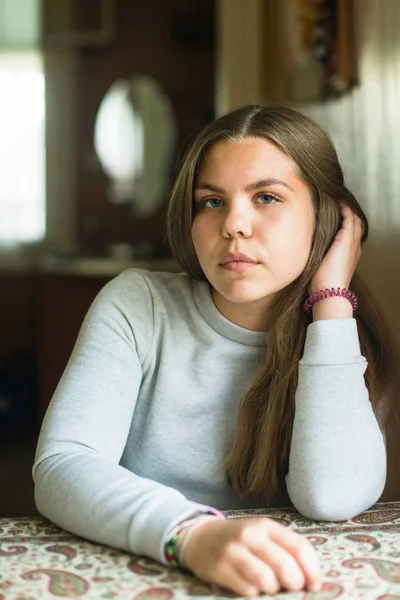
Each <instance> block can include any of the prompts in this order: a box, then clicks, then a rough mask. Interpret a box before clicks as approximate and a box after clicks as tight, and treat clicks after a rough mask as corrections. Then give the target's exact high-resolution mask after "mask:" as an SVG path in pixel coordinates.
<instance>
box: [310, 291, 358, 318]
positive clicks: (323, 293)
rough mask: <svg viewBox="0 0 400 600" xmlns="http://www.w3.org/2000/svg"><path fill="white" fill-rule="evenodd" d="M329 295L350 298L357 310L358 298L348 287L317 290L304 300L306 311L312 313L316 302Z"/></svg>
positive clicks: (354, 308)
mask: <svg viewBox="0 0 400 600" xmlns="http://www.w3.org/2000/svg"><path fill="white" fill-rule="evenodd" d="M329 296H341V297H342V298H346V300H348V301H349V302H350V303H351V305H352V307H353V310H357V306H358V299H357V296H356V295H355V293H354V292H351V291H350V290H347V289H346V288H342V289H341V288H337V289H335V288H331V289H328V288H326V289H325V290H319V292H315V293H314V294H310V296H309V297H308V298H307V300H306V301H305V302H304V306H303V308H304V312H306V313H307V314H311V309H312V307H313V306H314V304H315V303H316V302H319V301H320V300H323V299H324V298H328V297H329Z"/></svg>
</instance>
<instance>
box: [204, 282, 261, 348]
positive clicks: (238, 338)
mask: <svg viewBox="0 0 400 600" xmlns="http://www.w3.org/2000/svg"><path fill="white" fill-rule="evenodd" d="M192 288H193V295H194V300H195V303H196V306H197V309H198V311H199V313H200V314H201V316H202V317H203V319H205V321H207V323H208V324H209V325H210V327H212V328H213V329H214V330H215V331H217V332H218V333H219V334H220V335H223V336H224V337H226V338H228V339H229V340H232V341H233V342H238V343H239V344H245V345H246V346H265V345H266V343H267V339H268V333H267V332H266V331H253V330H251V329H246V328H245V327H241V326H240V325H236V323H232V321H229V319H227V318H226V317H224V315H223V314H222V313H220V311H219V310H218V308H217V307H216V306H215V303H214V300H213V298H212V295H211V286H210V284H209V282H208V281H198V280H192Z"/></svg>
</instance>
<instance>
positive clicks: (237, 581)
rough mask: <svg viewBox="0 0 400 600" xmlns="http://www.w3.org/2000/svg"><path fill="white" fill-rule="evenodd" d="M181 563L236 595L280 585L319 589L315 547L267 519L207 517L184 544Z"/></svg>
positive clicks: (273, 591)
mask: <svg viewBox="0 0 400 600" xmlns="http://www.w3.org/2000/svg"><path fill="white" fill-rule="evenodd" d="M182 558H183V561H184V565H183V566H184V567H185V568H187V569H188V570H189V571H191V572H192V573H193V574H194V575H196V576H197V577H199V578H200V579H202V580H203V581H207V582H208V583H212V584H216V585H219V586H221V587H224V588H226V589H228V590H230V591H232V592H234V593H236V594H239V595H240V596H255V595H257V594H260V593H265V594H271V595H274V594H276V593H278V591H279V590H280V588H285V589H287V590H293V591H294V590H301V589H303V588H306V589H309V590H312V591H318V590H319V589H320V586H321V573H320V569H319V563H318V558H317V555H316V553H315V551H314V548H313V547H312V546H311V544H310V542H308V540H307V539H305V538H304V537H301V536H300V535H299V534H298V533H296V532H295V531H292V530H290V529H287V528H286V527H283V526H282V525H279V524H278V523H276V521H273V520H271V519H267V518H251V519H247V520H246V519H244V520H240V521H239V520H229V519H228V520H225V521H222V520H220V519H207V520H205V521H204V522H203V523H202V524H200V523H199V524H198V526H194V529H193V531H191V532H190V534H189V538H188V540H187V543H186V544H185V550H184V556H183V557H182Z"/></svg>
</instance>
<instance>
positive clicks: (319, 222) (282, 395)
mask: <svg viewBox="0 0 400 600" xmlns="http://www.w3.org/2000/svg"><path fill="white" fill-rule="evenodd" d="M247 137H260V138H264V139H267V140H269V141H272V142H274V143H275V144H276V145H277V146H278V147H279V148H280V149H281V150H282V151H283V152H285V153H286V154H287V156H289V157H290V158H291V159H292V160H293V161H294V162H295V163H296V165H297V168H298V170H299V173H300V175H301V176H302V178H303V180H304V182H305V183H306V184H307V186H308V187H309V189H310V191H311V194H312V198H313V202H314V207H315V218H316V227H315V232H314V237H313V243H312V248H311V252H310V256H309V259H308V262H307V265H306V267H305V269H304V271H303V273H302V274H301V275H300V276H299V277H298V278H297V279H296V280H295V281H293V282H292V283H291V284H290V285H288V286H287V287H286V288H284V289H283V290H281V291H280V292H279V293H277V294H276V296H275V298H274V302H273V303H272V306H271V308H270V311H269V314H268V316H269V319H268V320H269V323H271V326H270V328H269V330H268V344H267V346H266V352H265V359H264V362H263V365H262V367H261V369H260V371H259V373H258V375H257V376H256V378H255V380H254V381H253V382H252V383H251V384H250V385H249V387H248V388H247V390H246V392H245V394H244V396H243V398H242V402H241V405H240V409H239V415H238V421H237V427H236V435H235V439H234V441H233V445H232V448H231V451H230V453H229V456H228V457H227V460H226V464H225V467H226V472H227V476H228V478H229V481H230V482H231V485H232V486H233V488H234V489H235V490H236V491H237V492H238V493H239V494H240V495H243V496H246V497H249V498H253V499H255V500H257V501H261V502H269V503H270V502H274V501H277V499H278V497H279V496H280V495H281V494H282V493H284V492H283V490H284V487H285V486H284V476H285V474H286V473H287V470H288V459H289V452H290V443H291V436H292V426H293V419H294V398H295V392H296V388H297V382H298V363H299V360H300V358H301V357H302V354H303V350H304V342H305V336H306V330H307V326H308V325H309V323H310V321H311V317H309V316H307V315H306V314H305V313H304V311H303V308H302V306H303V302H304V299H305V298H306V296H307V293H308V289H309V285H310V281H311V278H312V277H313V275H314V273H315V272H316V270H317V269H318V267H319V265H320V264H321V261H322V259H323V257H324V255H325V254H326V252H327V250H328V249H329V247H330V245H331V243H332V242H333V239H334V237H335V235H336V233H337V232H338V230H339V228H340V225H341V215H340V204H339V203H340V201H343V202H344V203H345V204H347V205H348V206H349V207H350V208H351V209H352V210H353V212H354V213H356V214H357V215H358V216H359V217H360V218H361V220H362V222H363V236H362V243H364V242H365V241H366V239H367V236H368V221H367V218H366V216H365V214H364V212H363V210H362V209H361V207H360V205H359V203H358V201H357V200H356V198H355V197H354V195H353V194H352V193H351V192H350V191H349V190H348V189H347V187H346V186H345V183H344V178H343V172H342V169H341V166H340V164H339V160H338V157H337V154H336V150H335V148H334V146H333V144H332V142H331V140H330V139H329V137H328V136H327V135H326V133H325V132H324V131H323V130H322V129H321V128H320V127H319V126H318V125H317V124H316V123H314V122H313V121H312V120H311V119H309V118H308V117H306V116H304V115H303V114H301V113H299V112H298V111H296V110H294V109H293V108H290V107H288V106H284V105H271V106H247V107H243V108H240V109H238V110H235V111H233V112H231V113H228V114H226V115H223V116H222V117H220V118H219V119H217V120H216V121H214V122H212V123H210V124H209V125H208V126H207V127H206V128H205V129H204V130H203V132H202V133H200V135H199V136H198V137H197V139H195V141H194V143H193V144H192V145H191V147H190V148H189V150H188V151H187V152H186V155H185V157H184V158H183V161H182V163H181V168H180V171H179V174H178V176H177V179H176V182H175V185H174V187H173V190H172V194H171V199H170V204H169V208H168V215H167V236H168V240H169V243H170V246H171V249H172V252H173V254H174V256H175V257H176V259H177V260H178V262H179V263H180V265H181V266H182V268H183V269H184V270H185V271H187V272H188V273H189V274H190V275H191V276H192V277H194V278H196V279H206V277H205V275H204V273H203V271H202V269H201V267H200V264H199V261H198V259H197V255H196V252H195V249H194V246H193V242H192V236H191V228H192V221H193V216H194V211H193V193H194V188H195V185H196V181H197V178H198V175H199V169H200V166H201V163H202V160H203V158H204V156H205V152H206V150H207V148H209V147H210V146H211V145H212V144H215V143H216V142H218V141H220V140H230V141H240V140H243V139H244V138H247ZM351 289H352V290H353V291H354V292H355V293H356V294H357V295H358V296H359V307H358V310H357V313H356V319H357V323H358V332H359V338H360V346H361V352H362V354H363V355H364V356H365V358H366V360H367V362H368V367H367V370H366V373H365V381H366V385H367V388H368V391H369V398H370V401H371V403H372V406H373V407H374V408H375V409H376V410H377V411H378V410H380V409H379V406H378V404H379V403H380V402H381V401H382V399H384V403H385V407H386V410H385V412H386V413H388V410H389V404H390V403H391V400H390V397H391V395H390V391H391V389H392V387H393V386H394V385H395V383H394V382H396V384H397V374H398V363H397V349H396V346H395V344H394V341H393V339H392V338H391V335H390V333H389V330H388V327H387V326H386V324H385V322H384V320H383V318H382V316H381V314H380V311H379V310H378V308H377V307H376V304H375V302H374V300H373V297H372V295H371V293H370V292H369V290H368V288H367V286H366V285H365V284H364V283H363V282H362V281H361V279H360V277H359V276H358V274H357V273H356V274H355V275H354V277H353V280H352V284H351ZM391 386H392V387H391ZM383 425H384V424H383ZM266 482H268V483H266Z"/></svg>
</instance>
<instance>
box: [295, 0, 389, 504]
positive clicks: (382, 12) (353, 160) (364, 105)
mask: <svg viewBox="0 0 400 600" xmlns="http://www.w3.org/2000/svg"><path fill="white" fill-rule="evenodd" d="M355 9H356V37H357V47H358V50H357V54H358V71H359V85H358V86H357V87H356V88H355V89H354V90H353V91H351V92H350V93H349V94H346V95H344V96H343V97H342V98H340V99H337V100H331V101H329V102H325V103H321V104H312V105H308V106H307V107H303V110H304V112H305V113H306V114H308V115H309V116H310V117H312V118H314V119H315V120H316V121H317V122H318V123H319V124H320V125H322V126H323V127H324V128H325V130H326V131H328V133H329V134H330V135H331V137H332V138H333V141H334V142H335V145H336V148H337V150H338V154H339V157H340V159H341V162H342V164H343V166H344V171H345V177H346V180H347V183H348V186H349V187H350V189H351V190H352V191H353V192H354V193H355V194H356V196H357V198H358V199H359V200H360V203H361V205H362V207H363V208H364V210H365V212H366V213H367V216H368V218H369V222H370V227H371V231H370V238H369V240H368V242H367V244H366V245H365V247H364V250H363V256H362V259H361V264H360V272H361V274H362V275H363V276H364V278H365V279H366V281H368V282H369V284H370V287H371V288H372V290H373V291H374V293H375V294H376V297H377V299H378V300H379V303H380V306H381V308H382V310H383V312H384V314H385V316H386V318H387V320H388V322H389V324H390V326H391V329H392V331H393V333H394V335H395V337H396V340H397V343H398V344H399V345H400V313H399V298H400V111H399V106H400V36H399V30H400V2H399V1H398V0H384V1H383V2H382V1H379V0H356V1H355ZM398 401H399V403H400V390H399V399H398ZM388 449H389V466H388V483H387V487H386V490H385V495H384V498H385V499H387V500H399V499H400V433H399V431H398V430H397V431H393V432H390V433H389V438H388Z"/></svg>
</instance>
